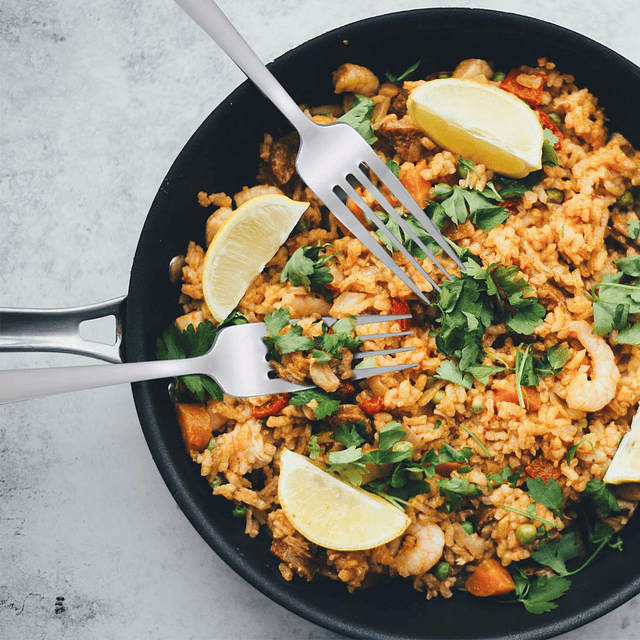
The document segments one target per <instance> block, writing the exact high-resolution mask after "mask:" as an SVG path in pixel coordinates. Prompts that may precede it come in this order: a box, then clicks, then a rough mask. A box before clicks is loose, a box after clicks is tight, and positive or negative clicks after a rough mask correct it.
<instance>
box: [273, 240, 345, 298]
mask: <svg viewBox="0 0 640 640" xmlns="http://www.w3.org/2000/svg"><path fill="white" fill-rule="evenodd" d="M327 248H333V245H331V244H320V243H318V245H317V246H315V247H300V248H298V249H296V251H294V253H293V255H292V256H291V257H290V258H289V260H288V261H287V264H286V265H285V267H284V269H283V270H282V274H281V275H280V282H286V281H287V280H289V282H291V284H292V285H294V286H295V287H299V286H304V287H305V288H306V289H307V291H310V290H311V287H312V286H318V285H324V284H329V283H331V282H333V275H332V274H331V271H330V269H329V267H327V266H325V265H326V264H327V262H329V261H330V260H331V259H332V258H333V257H334V255H335V254H333V253H329V254H327V255H324V256H322V257H321V256H320V252H321V251H325V250H326V249H327Z"/></svg>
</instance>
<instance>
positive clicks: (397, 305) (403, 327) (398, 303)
mask: <svg viewBox="0 0 640 640" xmlns="http://www.w3.org/2000/svg"><path fill="white" fill-rule="evenodd" d="M391 313H392V314H393V315H394V316H400V315H406V314H407V313H411V309H410V307H409V305H408V304H407V303H406V302H404V301H403V300H394V301H393V302H392V303H391ZM398 322H399V324H400V331H407V330H408V329H409V326H410V325H411V319H410V318H405V319H404V320H398Z"/></svg>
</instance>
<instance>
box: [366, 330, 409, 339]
mask: <svg viewBox="0 0 640 640" xmlns="http://www.w3.org/2000/svg"><path fill="white" fill-rule="evenodd" d="M412 335H413V331H394V332H393V333H372V334H371V335H367V334H365V333H361V334H360V335H357V334H356V338H358V339H359V340H380V339H382V338H400V337H402V336H412Z"/></svg>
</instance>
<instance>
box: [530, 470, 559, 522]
mask: <svg viewBox="0 0 640 640" xmlns="http://www.w3.org/2000/svg"><path fill="white" fill-rule="evenodd" d="M527 490H528V492H529V497H530V498H532V499H533V500H535V501H536V502H539V503H540V504H541V505H543V506H545V507H547V509H549V511H551V513H553V515H554V516H559V515H560V514H561V513H562V489H561V488H560V483H559V482H558V481H557V480H555V479H554V478H549V480H548V482H545V481H544V480H543V479H542V478H529V479H528V480H527Z"/></svg>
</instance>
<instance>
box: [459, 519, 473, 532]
mask: <svg viewBox="0 0 640 640" xmlns="http://www.w3.org/2000/svg"><path fill="white" fill-rule="evenodd" d="M460 524H461V526H462V528H463V529H464V532H465V533H466V534H467V535H468V536H470V535H471V534H472V533H473V523H471V522H469V521H465V522H461V523H460Z"/></svg>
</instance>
